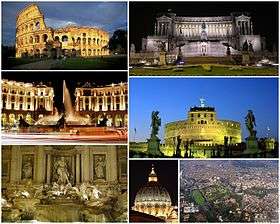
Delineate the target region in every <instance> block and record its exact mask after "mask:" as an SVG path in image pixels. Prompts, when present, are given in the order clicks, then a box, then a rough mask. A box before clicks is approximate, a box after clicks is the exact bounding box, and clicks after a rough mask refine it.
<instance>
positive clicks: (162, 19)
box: [157, 15, 172, 21]
mask: <svg viewBox="0 0 280 224" xmlns="http://www.w3.org/2000/svg"><path fill="white" fill-rule="evenodd" d="M157 20H158V21H166V20H172V19H171V18H170V17H168V16H165V15H163V16H161V17H158V18H157Z"/></svg>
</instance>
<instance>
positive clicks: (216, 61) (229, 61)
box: [184, 56, 233, 64]
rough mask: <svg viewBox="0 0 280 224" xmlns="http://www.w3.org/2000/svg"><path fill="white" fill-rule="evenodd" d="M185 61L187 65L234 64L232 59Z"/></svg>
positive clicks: (200, 57) (215, 58)
mask: <svg viewBox="0 0 280 224" xmlns="http://www.w3.org/2000/svg"><path fill="white" fill-rule="evenodd" d="M184 61H185V62H186V64H233V62H232V61H231V59H230V58H228V57H209V56H199V57H185V58H184Z"/></svg>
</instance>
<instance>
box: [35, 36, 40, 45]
mask: <svg viewBox="0 0 280 224" xmlns="http://www.w3.org/2000/svg"><path fill="white" fill-rule="evenodd" d="M35 43H36V44H38V43H40V36H39V35H36V36H35Z"/></svg>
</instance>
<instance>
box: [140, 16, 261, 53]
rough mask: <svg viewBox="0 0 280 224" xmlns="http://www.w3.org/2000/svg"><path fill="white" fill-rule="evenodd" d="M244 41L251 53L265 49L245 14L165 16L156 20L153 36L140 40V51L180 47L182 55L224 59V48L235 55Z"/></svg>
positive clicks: (174, 51) (169, 50)
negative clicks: (220, 57) (221, 57)
mask: <svg viewBox="0 0 280 224" xmlns="http://www.w3.org/2000/svg"><path fill="white" fill-rule="evenodd" d="M246 41H247V44H248V45H250V47H251V50H252V51H254V52H260V51H262V50H264V49H265V44H264V41H263V40H262V38H261V36H260V35H255V34H254V29H253V22H252V18H251V17H250V16H249V15H248V14H247V13H244V14H236V13H232V14H231V15H230V16H215V17H181V16H176V14H175V13H167V14H166V15H163V16H161V17H158V18H156V23H155V27H154V35H153V36H148V37H146V38H143V39H142V51H143V52H156V51H159V50H160V48H165V50H167V51H168V52H172V53H178V51H179V47H178V46H181V51H182V54H183V56H225V55H227V46H229V48H230V53H231V54H236V53H238V51H240V50H242V47H243V45H244V42H246Z"/></svg>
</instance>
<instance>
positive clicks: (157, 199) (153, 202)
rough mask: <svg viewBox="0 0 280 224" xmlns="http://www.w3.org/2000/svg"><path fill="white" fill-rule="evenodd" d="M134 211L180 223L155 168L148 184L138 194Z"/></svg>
mask: <svg viewBox="0 0 280 224" xmlns="http://www.w3.org/2000/svg"><path fill="white" fill-rule="evenodd" d="M132 210H134V211H138V212H142V213H146V214H149V215H152V216H155V217H158V218H161V219H163V220H165V221H166V222H178V215H177V211H176V210H175V207H174V206H172V201H171V198H170V195H169V193H168V192H167V190H166V189H165V188H164V187H163V186H161V185H160V183H159V182H158V178H157V175H156V173H155V170H154V167H152V170H151V173H150V174H149V178H148V183H147V184H146V185H145V186H143V187H142V188H140V190H139V191H138V192H137V194H136V197H135V200H134V206H133V207H132Z"/></svg>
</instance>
